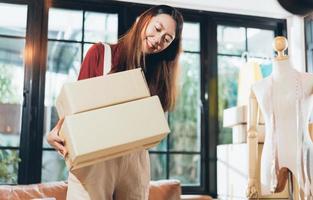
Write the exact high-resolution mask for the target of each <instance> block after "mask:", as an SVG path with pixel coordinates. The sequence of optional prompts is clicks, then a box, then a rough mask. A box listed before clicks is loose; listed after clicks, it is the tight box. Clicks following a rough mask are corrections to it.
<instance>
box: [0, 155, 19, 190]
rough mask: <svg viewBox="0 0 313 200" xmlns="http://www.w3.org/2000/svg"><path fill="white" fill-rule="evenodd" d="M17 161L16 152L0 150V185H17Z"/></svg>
mask: <svg viewBox="0 0 313 200" xmlns="http://www.w3.org/2000/svg"><path fill="white" fill-rule="evenodd" d="M19 161H20V159H19V155H18V151H17V150H9V149H1V150H0V184H17V171H18V162H19Z"/></svg>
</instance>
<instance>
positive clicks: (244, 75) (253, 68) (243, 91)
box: [237, 62, 263, 106]
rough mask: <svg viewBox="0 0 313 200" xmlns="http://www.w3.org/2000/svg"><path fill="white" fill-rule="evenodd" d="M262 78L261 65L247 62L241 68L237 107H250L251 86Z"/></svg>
mask: <svg viewBox="0 0 313 200" xmlns="http://www.w3.org/2000/svg"><path fill="white" fill-rule="evenodd" d="M262 78H263V77H262V73H261V70H260V65H259V64H258V63H256V62H247V63H245V64H244V65H243V66H242V67H241V68H240V71H239V77H238V95H237V106H241V105H248V100H249V94H250V88H251V86H252V85H253V84H254V83H255V82H256V81H258V80H261V79H262Z"/></svg>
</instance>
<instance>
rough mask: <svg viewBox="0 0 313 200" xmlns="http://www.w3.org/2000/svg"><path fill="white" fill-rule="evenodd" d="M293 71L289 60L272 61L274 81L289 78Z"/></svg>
mask: <svg viewBox="0 0 313 200" xmlns="http://www.w3.org/2000/svg"><path fill="white" fill-rule="evenodd" d="M295 71H296V70H295V69H294V68H293V67H292V64H291V63H290V61H289V59H286V60H279V61H278V60H275V61H273V71H272V75H273V78H274V79H276V80H279V79H284V78H288V77H291V76H293V75H294V73H295Z"/></svg>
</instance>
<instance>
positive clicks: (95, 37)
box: [84, 12, 118, 43]
mask: <svg viewBox="0 0 313 200" xmlns="http://www.w3.org/2000/svg"><path fill="white" fill-rule="evenodd" d="M117 25H118V15H117V14H105V13H95V12H86V13H85V36H84V40H85V41H87V42H99V41H101V42H108V43H115V42H117V35H118V32H117V27H118V26H117Z"/></svg>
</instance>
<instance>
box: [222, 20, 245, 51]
mask: <svg viewBox="0 0 313 200" xmlns="http://www.w3.org/2000/svg"><path fill="white" fill-rule="evenodd" d="M217 41H218V53H223V54H235V55H241V54H242V53H243V52H244V51H246V45H245V44H246V43H245V41H246V36H245V28H240V27H229V26H218V27H217Z"/></svg>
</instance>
